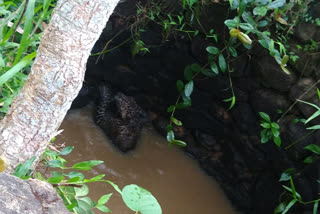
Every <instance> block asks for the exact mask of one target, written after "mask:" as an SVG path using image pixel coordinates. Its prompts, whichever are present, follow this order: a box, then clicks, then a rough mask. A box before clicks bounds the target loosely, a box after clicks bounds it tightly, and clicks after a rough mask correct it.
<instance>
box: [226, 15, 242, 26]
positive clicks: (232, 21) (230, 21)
mask: <svg viewBox="0 0 320 214" xmlns="http://www.w3.org/2000/svg"><path fill="white" fill-rule="evenodd" d="M239 21H240V20H239V18H238V17H235V18H234V19H227V20H226V21H224V24H225V25H226V26H228V27H229V28H238V24H239Z"/></svg>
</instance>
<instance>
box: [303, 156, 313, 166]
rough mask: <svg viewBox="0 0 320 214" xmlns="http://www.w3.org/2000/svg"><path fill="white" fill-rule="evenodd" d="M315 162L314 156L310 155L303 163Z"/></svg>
mask: <svg viewBox="0 0 320 214" xmlns="http://www.w3.org/2000/svg"><path fill="white" fill-rule="evenodd" d="M312 162H313V158H312V156H308V157H306V158H305V159H304V161H303V163H306V164H310V163H312Z"/></svg>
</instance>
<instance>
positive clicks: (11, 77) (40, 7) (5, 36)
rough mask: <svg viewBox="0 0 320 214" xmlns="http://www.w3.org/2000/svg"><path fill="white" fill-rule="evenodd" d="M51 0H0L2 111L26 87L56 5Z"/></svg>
mask: <svg viewBox="0 0 320 214" xmlns="http://www.w3.org/2000/svg"><path fill="white" fill-rule="evenodd" d="M51 2H52V1H51V0H43V1H36V0H29V1H26V0H24V1H5V2H3V1H2V0H0V17H1V19H2V20H1V23H0V112H1V113H2V114H1V115H2V116H3V115H4V114H5V113H6V112H7V111H8V108H9V106H10V104H11V102H12V101H13V98H14V97H15V96H16V95H17V94H18V92H19V90H20V89H21V87H22V86H23V84H24V82H25V80H26V78H27V74H28V73H29V71H30V65H31V64H32V62H33V59H34V57H35V55H36V50H37V47H38V44H39V41H40V38H41V36H42V32H43V30H44V28H43V26H42V24H43V23H45V22H48V21H49V19H50V15H51V12H52V9H53V7H54V5H53V4H52V3H51Z"/></svg>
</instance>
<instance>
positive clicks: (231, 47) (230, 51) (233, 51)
mask: <svg viewBox="0 0 320 214" xmlns="http://www.w3.org/2000/svg"><path fill="white" fill-rule="evenodd" d="M228 51H229V53H230V54H231V56H233V57H237V56H238V53H237V50H236V49H235V48H234V47H233V46H229V47H228Z"/></svg>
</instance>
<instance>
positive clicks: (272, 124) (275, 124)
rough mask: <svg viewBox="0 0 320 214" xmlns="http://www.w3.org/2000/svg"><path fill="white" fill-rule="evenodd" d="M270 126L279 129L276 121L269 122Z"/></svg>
mask: <svg viewBox="0 0 320 214" xmlns="http://www.w3.org/2000/svg"><path fill="white" fill-rule="evenodd" d="M271 126H272V127H273V128H275V129H280V126H279V125H278V124H277V123H275V122H272V123H271Z"/></svg>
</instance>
